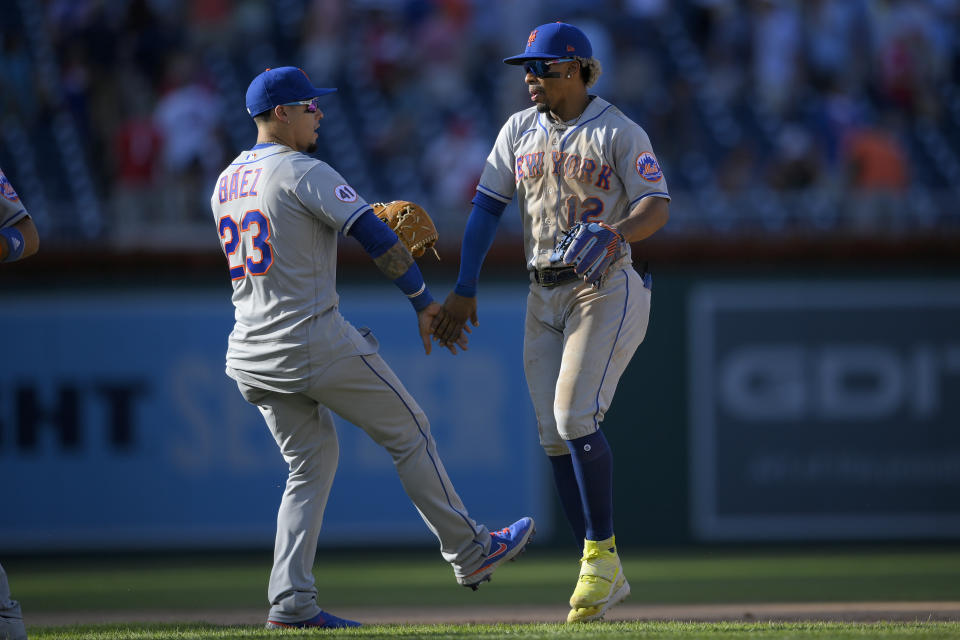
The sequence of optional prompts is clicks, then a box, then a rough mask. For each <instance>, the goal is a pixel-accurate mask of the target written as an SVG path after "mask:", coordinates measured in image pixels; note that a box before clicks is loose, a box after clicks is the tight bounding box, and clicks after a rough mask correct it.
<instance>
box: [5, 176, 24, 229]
mask: <svg viewBox="0 0 960 640" xmlns="http://www.w3.org/2000/svg"><path fill="white" fill-rule="evenodd" d="M26 217H27V209H26V208H25V207H24V206H23V202H21V201H20V196H18V195H17V192H16V191H14V189H13V185H12V184H10V181H9V180H7V176H5V175H3V170H2V169H0V229H3V228H4V227H12V226H13V225H15V224H17V223H18V222H20V221H21V220H23V219H24V218H26Z"/></svg>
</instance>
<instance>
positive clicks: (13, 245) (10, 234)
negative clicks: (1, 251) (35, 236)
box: [0, 227, 24, 262]
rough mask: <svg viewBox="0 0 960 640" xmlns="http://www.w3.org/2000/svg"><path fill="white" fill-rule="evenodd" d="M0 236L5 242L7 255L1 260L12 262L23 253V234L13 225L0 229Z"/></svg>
mask: <svg viewBox="0 0 960 640" xmlns="http://www.w3.org/2000/svg"><path fill="white" fill-rule="evenodd" d="M0 236H3V239H4V240H6V242H7V257H5V258H4V259H3V262H14V261H15V260H19V259H20V256H22V255H23V244H24V243H23V234H22V233H20V231H19V230H18V229H15V228H14V227H6V228H4V229H0Z"/></svg>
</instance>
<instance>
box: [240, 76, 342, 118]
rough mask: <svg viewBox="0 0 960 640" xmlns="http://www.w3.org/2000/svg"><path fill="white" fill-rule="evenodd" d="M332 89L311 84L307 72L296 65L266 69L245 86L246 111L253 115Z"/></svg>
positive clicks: (322, 93)
mask: <svg viewBox="0 0 960 640" xmlns="http://www.w3.org/2000/svg"><path fill="white" fill-rule="evenodd" d="M334 91H336V89H321V88H319V87H315V86H313V83H312V82H310V78H308V77H307V74H306V73H304V72H303V69H300V68H298V67H277V68H276V69H267V70H266V71H264V72H263V73H261V74H260V75H258V76H257V77H256V78H254V79H253V81H252V82H251V83H250V86H249V87H247V113H249V114H250V115H251V116H255V115H257V114H260V113H263V112H264V111H267V110H269V109H273V108H274V107H275V106H277V105H278V104H288V103H290V102H300V101H301V100H310V99H311V98H316V97H319V96H325V95H327V94H328V93H333V92H334Z"/></svg>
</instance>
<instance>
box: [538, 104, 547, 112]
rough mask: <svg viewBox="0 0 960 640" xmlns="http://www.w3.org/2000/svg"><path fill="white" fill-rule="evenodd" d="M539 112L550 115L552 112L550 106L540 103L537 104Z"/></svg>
mask: <svg viewBox="0 0 960 640" xmlns="http://www.w3.org/2000/svg"><path fill="white" fill-rule="evenodd" d="M537 111H538V112H540V113H549V112H550V105H548V104H544V103H542V102H538V103H537Z"/></svg>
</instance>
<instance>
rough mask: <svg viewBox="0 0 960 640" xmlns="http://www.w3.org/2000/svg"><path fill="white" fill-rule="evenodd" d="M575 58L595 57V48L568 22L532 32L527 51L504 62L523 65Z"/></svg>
mask: <svg viewBox="0 0 960 640" xmlns="http://www.w3.org/2000/svg"><path fill="white" fill-rule="evenodd" d="M574 56H578V57H580V58H592V57H593V47H591V46H590V40H588V39H587V36H586V34H584V33H583V31H580V29H577V28H576V27H575V26H573V25H572V24H567V23H566V22H548V23H547V24H542V25H540V26H539V27H537V28H536V29H534V30H533V31H531V32H530V37H529V38H527V49H526V51H524V52H523V53H521V54H520V55H518V56H512V57H510V58H504V60H503V61H504V62H506V63H507V64H523V63H524V62H526V61H527V60H556V59H557V58H572V57H574Z"/></svg>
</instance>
